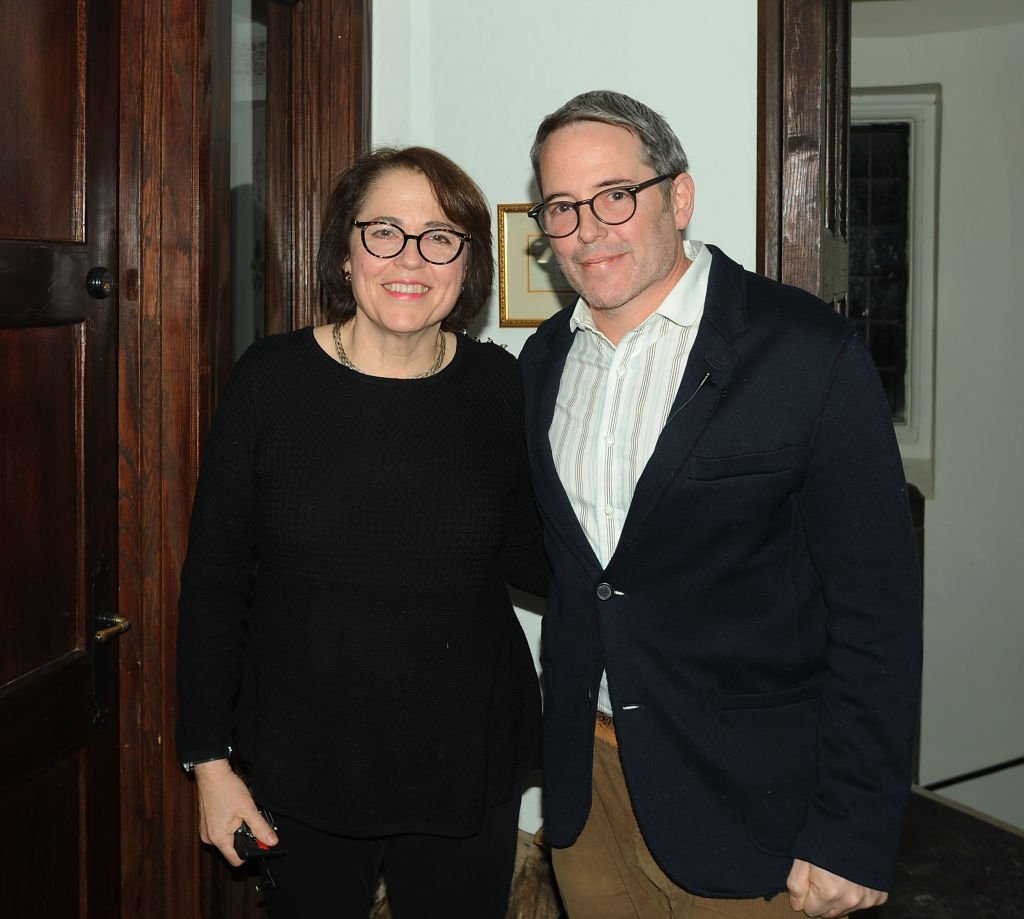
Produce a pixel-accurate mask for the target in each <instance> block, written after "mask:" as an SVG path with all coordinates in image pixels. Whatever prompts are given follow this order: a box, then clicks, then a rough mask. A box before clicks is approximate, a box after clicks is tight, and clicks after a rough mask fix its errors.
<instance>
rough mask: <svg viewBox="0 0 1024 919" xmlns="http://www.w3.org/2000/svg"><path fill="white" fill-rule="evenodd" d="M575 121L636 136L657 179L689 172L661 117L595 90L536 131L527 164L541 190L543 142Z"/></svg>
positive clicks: (675, 139)
mask: <svg viewBox="0 0 1024 919" xmlns="http://www.w3.org/2000/svg"><path fill="white" fill-rule="evenodd" d="M575 121H600V122H603V123H604V124H611V125H616V126H618V127H620V128H625V129H626V130H627V131H630V132H631V133H633V134H635V135H636V136H637V137H638V138H639V139H640V144H641V147H642V150H643V152H642V154H641V155H642V157H643V162H644V164H645V165H647V166H650V167H651V168H652V169H653V170H654V171H655V173H657V174H658V175H664V174H668V175H672V176H677V175H679V174H680V173H681V172H689V171H690V165H689V163H688V162H687V159H686V154H685V153H684V152H683V147H682V144H680V143H679V138H678V137H676V135H675V132H674V131H673V130H672V128H670V127H669V125H668V122H667V121H665V119H664V118H663V117H662V116H661V115H659V114H658V113H657V112H656V111H654V110H653V109H651V108H649V107H648V106H646V105H644V104H643V103H642V102H637V100H636V99H632V98H630V97H629V96H626V95H623V94H622V93H617V92H613V91H612V90H609V89H595V90H591V91H590V92H586V93H580V94H579V95H578V96H575V97H574V98H572V99H570V100H569V101H568V102H566V103H565V105H563V106H562V107H561V108H560V109H557V110H556V111H554V112H552V113H551V114H550V115H548V116H547V117H546V118H545V119H544V120H543V121H542V122H541V123H540V127H538V128H537V136H536V138H534V141H533V147H531V148H530V161H531V162H532V164H533V174H534V176H535V177H536V179H537V185H538V186H539V187H540V188H542V189H543V187H544V186H543V183H542V182H541V178H540V154H541V151H542V150H543V149H544V143H545V141H547V139H548V137H550V136H551V135H552V134H553V133H554V132H555V131H557V130H558V129H559V128H562V127H565V125H567V124H572V123H573V122H575Z"/></svg>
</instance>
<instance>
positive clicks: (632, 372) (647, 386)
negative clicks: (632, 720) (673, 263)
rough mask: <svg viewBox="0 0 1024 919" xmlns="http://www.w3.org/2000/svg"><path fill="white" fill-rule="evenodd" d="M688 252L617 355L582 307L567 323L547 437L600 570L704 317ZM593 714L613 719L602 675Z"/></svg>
mask: <svg viewBox="0 0 1024 919" xmlns="http://www.w3.org/2000/svg"><path fill="white" fill-rule="evenodd" d="M684 246H685V252H686V257H687V258H688V259H690V260H691V262H692V264H691V265H690V267H689V268H688V269H687V270H686V273H685V274H684V275H683V276H682V277H681V278H680V279H679V281H678V283H677V284H676V285H675V287H673V288H672V290H671V291H670V292H669V294H668V296H667V297H666V298H665V299H664V301H663V302H662V303H661V305H660V306H659V307H658V308H657V309H656V310H655V311H654V312H653V313H651V315H650V316H648V317H647V318H646V319H645V320H644V321H643V322H642V323H640V325H639V326H637V327H636V328H635V329H633V330H632V331H631V332H628V333H626V335H624V336H623V338H622V340H621V341H620V342H619V344H618V347H616V346H615V345H613V344H612V343H611V342H610V341H609V340H608V339H607V338H606V337H605V336H604V335H603V334H602V333H601V332H599V331H598V330H597V328H596V327H595V325H594V320H593V318H592V316H591V313H590V307H588V306H587V305H586V303H584V301H583V300H582V299H580V300H578V301H577V303H576V307H575V310H574V311H573V315H572V319H571V320H570V328H571V329H572V331H573V343H572V346H571V347H570V349H569V354H568V356H567V357H566V361H565V369H564V370H563V371H562V379H561V383H560V385H559V388H558V399H557V401H556V403H555V413H554V417H553V418H552V421H551V428H550V429H549V431H548V437H549V440H550V442H551V450H552V453H553V456H554V460H555V467H556V468H557V470H558V475H559V477H560V478H561V480H562V486H563V487H564V488H565V491H566V494H567V495H568V497H569V501H570V503H571V504H572V508H573V510H574V511H575V512H576V517H577V519H578V520H579V522H580V525H581V526H582V528H583V531H584V533H586V536H587V539H588V540H589V541H590V545H591V547H592V548H593V550H594V553H595V554H596V555H597V558H598V561H599V562H600V563H601V565H602V567H604V566H606V565H607V564H608V562H609V560H610V559H611V557H612V555H613V553H614V552H615V547H616V545H618V541H619V536H620V534H621V533H622V527H623V524H624V523H625V520H626V514H627V512H628V511H629V505H630V502H631V501H632V500H633V492H634V491H635V490H636V483H637V480H638V479H639V478H640V475H641V474H642V473H643V471H644V467H645V466H646V465H647V461H648V460H649V459H650V458H651V454H652V453H653V452H654V446H655V444H656V443H657V441H658V437H659V436H660V434H661V430H662V428H663V427H664V426H665V420H666V419H667V418H668V413H669V410H670V409H671V407H672V402H673V400H674V399H675V396H676V391H677V390H678V389H679V383H680V381H681V380H682V378H683V371H684V370H685V369H686V361H687V359H688V358H689V356H690V351H691V349H692V348H693V342H694V339H695V338H696V337H697V328H698V326H699V325H700V318H701V316H702V315H703V313H704V298H705V296H706V295H707V288H708V273H709V270H710V267H711V253H710V252H709V251H708V250H707V249H706V248H705V247H704V246H703V245H702V244H701V243H699V242H697V241H694V240H686V241H685V242H684ZM598 708H599V709H600V710H601V711H603V712H605V713H606V714H611V713H612V709H611V702H610V700H609V696H608V682H607V676H606V675H602V677H601V690H600V694H599V697H598Z"/></svg>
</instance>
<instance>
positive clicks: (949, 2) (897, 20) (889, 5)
mask: <svg viewBox="0 0 1024 919" xmlns="http://www.w3.org/2000/svg"><path fill="white" fill-rule="evenodd" d="M1017 22H1024V0H853V35H854V37H855V38H860V37H881V36H898V35H923V34H926V33H928V32H960V31H962V30H964V29H983V28H988V27H990V26H1001V25H1006V24H1008V23H1017Z"/></svg>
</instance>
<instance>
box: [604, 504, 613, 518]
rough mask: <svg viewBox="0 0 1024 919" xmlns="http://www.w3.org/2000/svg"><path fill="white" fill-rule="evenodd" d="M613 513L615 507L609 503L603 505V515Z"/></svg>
mask: <svg viewBox="0 0 1024 919" xmlns="http://www.w3.org/2000/svg"><path fill="white" fill-rule="evenodd" d="M614 513H615V508H614V507H612V506H611V505H610V504H606V505H605V506H604V515H605V517H611V515H612V514H614Z"/></svg>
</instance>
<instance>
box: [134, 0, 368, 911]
mask: <svg viewBox="0 0 1024 919" xmlns="http://www.w3.org/2000/svg"><path fill="white" fill-rule="evenodd" d="M228 9H229V6H228V5H227V4H223V3H220V2H218V0H206V2H203V3H195V2H194V0H162V2H161V3H150V2H145V0H121V14H122V19H121V55H122V57H121V99H122V108H121V122H120V150H121V152H120V162H119V205H120V214H121V225H120V243H119V261H120V270H119V274H118V284H119V288H120V295H121V296H120V312H119V316H118V321H119V345H118V350H119V357H118V418H119V422H118V424H119V466H118V489H119V499H118V517H119V531H120V537H119V551H120V558H121V564H120V568H119V571H118V590H119V601H120V610H121V614H122V615H124V616H126V617H128V618H130V619H131V620H132V621H133V623H134V628H133V629H132V630H131V632H129V633H127V634H126V635H125V636H124V637H123V639H122V640H123V644H122V645H121V674H120V676H121V716H120V720H121V740H122V762H121V776H122V779H121V784H122V796H123V798H122V801H123V803H122V821H121V824H122V826H121V829H122V843H121V849H122V851H121V879H122V897H123V899H122V902H123V905H122V915H123V916H124V917H126V919H127V917H137V916H147V917H154V919H156V917H179V916H199V915H201V914H202V911H203V893H202V890H201V884H200V877H201V876H202V874H203V867H202V862H201V859H202V856H201V851H200V847H199V845H198V834H197V829H196V807H195V801H194V797H193V789H192V788H191V787H190V786H189V783H188V780H187V779H186V777H185V776H184V774H183V773H182V771H181V768H180V766H179V764H178V760H177V755H176V753H175V750H174V726H175V720H176V694H175V670H176V668H175V660H174V658H175V634H176V629H177V612H176V606H177V596H178V573H179V571H180V568H181V562H182V559H183V555H184V550H185V545H186V538H187V528H188V517H189V512H190V509H191V500H192V492H193V487H194V483H195V479H196V474H197V471H198V467H199V460H200V451H201V446H202V442H203V439H204V435H205V432H206V430H207V427H208V425H209V421H210V417H211V413H212V407H213V405H214V403H215V399H216V392H217V389H218V383H219V380H218V379H217V377H218V376H219V375H218V374H217V373H215V368H216V367H217V365H218V357H217V353H218V346H217V340H218V337H219V323H220V322H222V321H223V317H225V316H228V315H229V314H230V309H229V306H228V305H227V303H226V298H227V296H228V290H229V287H228V284H227V273H226V272H227V270H228V263H227V255H226V253H227V248H228V245H227V244H228V240H227V235H228V232H229V229H228V227H229V224H228V223H227V221H226V215H227V214H228V213H229V210H228V209H227V205H226V198H227V195H228V192H229V189H228V187H227V182H226V180H225V163H226V158H227V150H228V135H227V132H228V120H227V118H226V117H225V114H224V101H225V99H226V94H225V93H224V91H223V90H224V86H225V82H224V81H225V79H226V73H227V71H226V67H225V61H224V58H223V55H222V54H221V53H219V51H220V49H222V48H223V42H224V37H225V34H226V33H225V29H228V28H229V25H230V23H229V17H228V15H227V13H226V12H225V11H226V10H228ZM274 16H275V17H276V16H281V17H287V22H286V23H285V24H286V26H287V27H288V28H289V29H290V31H289V46H288V48H289V49H290V50H280V51H279V53H277V54H275V57H274V61H275V64H274V66H275V67H288V68H290V69H289V71H288V72H289V73H290V74H291V77H290V78H289V79H288V81H287V83H288V86H289V91H288V92H289V94H290V95H291V97H292V100H291V102H290V103H286V108H285V110H284V111H283V112H282V118H286V119H287V123H288V127H287V129H286V130H284V132H283V137H284V138H285V141H284V142H285V144H286V146H287V151H286V152H285V153H281V154H280V155H281V156H283V157H284V158H285V161H286V163H287V164H288V165H287V166H285V167H280V166H279V167H276V168H284V169H285V172H284V173H283V174H285V175H290V176H292V177H293V178H292V180H291V182H286V183H284V186H282V185H281V184H280V183H279V184H278V186H277V191H276V192H275V194H276V198H275V207H276V208H277V210H276V212H275V213H274V215H273V216H272V217H271V219H272V220H278V221H282V223H281V225H282V226H285V227H287V228H288V229H287V230H286V231H285V233H284V234H283V240H282V245H281V246H280V248H279V252H278V256H279V263H280V265H282V266H284V267H281V268H280V269H279V277H283V278H286V279H287V282H284V281H279V282H277V283H279V286H280V290H281V294H280V296H281V300H280V303H281V304H283V306H282V307H281V309H282V310H283V311H284V315H286V316H287V319H286V320H285V321H286V322H287V323H290V324H302V323H303V322H307V321H309V317H311V316H312V315H314V313H315V309H314V304H315V302H316V299H315V293H314V292H312V291H311V289H310V287H309V279H308V266H309V265H310V263H311V256H310V253H311V252H312V251H314V246H315V240H316V229H315V228H316V226H317V224H318V220H317V217H318V215H319V197H320V194H321V190H322V189H323V188H325V187H327V185H328V184H329V182H330V178H331V176H333V174H334V173H336V172H337V171H339V170H340V169H341V168H342V167H343V165H344V163H345V160H346V159H347V157H348V156H350V155H351V152H352V151H353V150H354V149H356V148H357V147H360V146H362V144H363V143H364V141H365V133H364V130H365V124H366V122H367V118H368V111H367V107H366V105H365V99H366V97H367V89H366V88H367V86H368V78H367V73H368V68H369V55H368V54H366V52H365V47H366V42H367V35H368V28H369V0H305V2H304V3H302V4H300V5H298V6H296V7H294V8H286V7H285V6H281V7H280V9H275V10H274ZM325 126H327V127H326V134H325ZM275 235H276V232H275ZM291 304H295V305H294V306H292V305H291Z"/></svg>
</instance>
